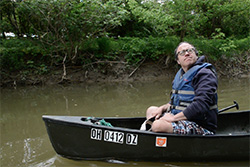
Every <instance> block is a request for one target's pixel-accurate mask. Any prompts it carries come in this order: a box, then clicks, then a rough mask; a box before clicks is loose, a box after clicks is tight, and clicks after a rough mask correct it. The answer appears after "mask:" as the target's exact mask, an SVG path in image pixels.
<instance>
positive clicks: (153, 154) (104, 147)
mask: <svg viewBox="0 0 250 167" xmlns="http://www.w3.org/2000/svg"><path fill="white" fill-rule="evenodd" d="M245 116H246V114H245ZM248 116H249V113H248ZM43 119H44V121H45V124H46V127H47V132H48V134H49V137H50V140H51V143H52V145H53V147H54V149H55V151H56V152H57V153H58V154H59V155H61V156H64V157H67V158H70V159H86V160H102V159H118V160H136V161H228V160H232V161H236V160H237V161H240V160H249V154H250V152H249V150H250V147H249V139H250V135H249V127H248V129H247V132H248V133H232V134H231V133H227V134H218V135H210V136H208V135H207V136H200V135H176V134H166V133H153V132H147V131H140V130H137V129H131V128H123V127H107V126H100V125H95V124H91V123H89V122H84V121H82V119H83V117H64V116H43ZM106 119H107V120H109V121H110V122H112V120H115V121H117V119H116V118H106ZM144 120H145V119H143V118H130V120H128V119H127V118H120V120H119V121H120V122H122V121H123V122H124V123H126V121H127V122H133V123H132V124H135V125H136V126H138V125H140V124H141V123H142V122H143V121H144ZM115 121H114V124H115ZM119 121H117V122H119ZM131 126H132V125H131ZM248 126H249V122H248ZM133 127H134V126H133Z"/></svg>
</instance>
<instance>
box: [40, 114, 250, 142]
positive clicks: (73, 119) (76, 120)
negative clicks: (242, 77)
mask: <svg viewBox="0 0 250 167" xmlns="http://www.w3.org/2000/svg"><path fill="white" fill-rule="evenodd" d="M243 112H250V111H239V112H237V113H243ZM235 113H236V112H225V113H220V115H224V114H235ZM42 118H43V120H44V121H50V122H54V123H57V124H58V123H59V124H64V125H71V126H76V127H89V128H101V129H107V130H116V131H123V132H131V133H137V134H147V135H162V136H169V137H170V136H172V137H191V138H192V137H195V138H197V137H198V138H216V137H219V138H221V137H244V136H245V137H249V136H250V132H249V133H233V132H232V133H216V134H214V135H180V134H170V133H156V132H152V131H142V130H139V129H132V128H126V127H108V126H103V125H96V124H92V123H90V122H85V121H83V120H82V119H83V118H88V116H54V115H43V116H42ZM96 118H97V119H105V120H137V119H143V120H145V117H96Z"/></svg>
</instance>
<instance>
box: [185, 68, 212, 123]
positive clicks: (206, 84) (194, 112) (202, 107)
mask: <svg viewBox="0 0 250 167" xmlns="http://www.w3.org/2000/svg"><path fill="white" fill-rule="evenodd" d="M192 83H193V87H194V92H195V97H194V100H193V102H192V103H191V104H190V105H189V106H188V107H187V108H186V109H185V110H184V111H183V114H184V115H185V116H186V118H187V119H188V120H192V119H195V118H197V116H200V115H201V114H202V113H204V112H206V111H208V110H209V107H210V106H211V105H213V103H214V98H215V92H216V90H217V77H216V76H215V74H214V73H213V72H212V71H211V70H210V69H207V68H203V69H201V70H200V71H199V72H198V74H197V75H196V76H195V77H194V79H193V82H192Z"/></svg>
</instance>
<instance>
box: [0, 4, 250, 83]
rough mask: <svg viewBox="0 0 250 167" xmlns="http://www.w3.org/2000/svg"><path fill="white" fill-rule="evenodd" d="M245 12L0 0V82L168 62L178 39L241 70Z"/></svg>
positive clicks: (245, 65) (245, 8)
mask: <svg viewBox="0 0 250 167" xmlns="http://www.w3.org/2000/svg"><path fill="white" fill-rule="evenodd" d="M249 11H250V0H209V1H200V0H189V1H186V0H171V1H170V0H163V1H160V2H159V1H157V0H144V1H143V0H82V1H80V0H71V1H67V0H56V1H55V0H25V1H24V0H23V1H22V0H19V1H18V0H17V1H12V0H1V1H0V19H1V23H0V31H1V39H0V44H1V46H0V55H1V57H0V65H1V77H2V78H1V80H2V79H3V78H5V77H11V75H12V76H13V75H17V76H24V75H26V74H31V73H32V74H38V75H43V74H48V73H50V72H51V69H53V68H55V67H60V68H63V71H64V72H63V74H62V79H66V78H67V76H66V75H67V73H66V69H67V67H69V66H77V67H79V66H80V67H81V68H82V69H86V68H92V69H96V68H98V69H100V68H102V65H103V64H104V63H107V62H122V63H124V64H126V66H133V65H134V66H135V65H137V64H139V63H140V62H142V61H144V60H153V61H162V62H165V60H166V59H167V60H169V61H168V63H171V61H172V60H174V55H173V51H174V49H175V47H176V46H177V44H178V43H179V42H180V41H183V40H185V41H189V42H191V43H192V44H194V45H195V46H197V48H198V50H199V52H200V53H201V54H205V55H207V57H208V60H210V61H213V62H220V61H225V60H227V61H228V62H230V64H231V65H230V67H231V66H232V65H237V64H239V63H240V64H241V69H243V70H242V71H243V72H244V71H248V70H249V64H250V60H249V44H250V42H249V41H250V34H249V28H250V22H249V18H250V14H249ZM5 32H13V33H14V34H15V37H8V36H6V34H5ZM242 71H241V72H242Z"/></svg>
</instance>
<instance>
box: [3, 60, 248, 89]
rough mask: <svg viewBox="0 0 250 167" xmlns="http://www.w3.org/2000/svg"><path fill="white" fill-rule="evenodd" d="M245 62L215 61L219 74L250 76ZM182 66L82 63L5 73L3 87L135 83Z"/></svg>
mask: <svg viewBox="0 0 250 167" xmlns="http://www.w3.org/2000/svg"><path fill="white" fill-rule="evenodd" d="M237 61H238V62H240V63H241V64H236V62H232V61H231V62H230V61H228V59H227V61H225V60H224V61H223V60H221V61H216V62H211V63H212V64H214V66H215V68H216V70H217V74H218V77H228V78H250V72H249V61H248V62H247V61H245V62H242V61H243V60H239V59H238V60H237ZM178 69H179V66H178V65H177V64H176V63H175V62H172V63H169V64H167V65H166V64H165V62H164V63H163V62H160V61H158V62H154V61H145V62H142V63H141V64H138V65H137V66H128V65H127V64H125V63H122V62H106V63H105V65H103V66H102V68H99V69H98V68H88V69H83V68H82V67H81V66H69V67H65V68H63V66H58V67H53V69H50V70H49V71H50V72H49V73H47V74H42V75H41V74H36V73H34V72H33V73H32V72H27V73H25V71H24V72H20V71H19V72H16V73H11V74H8V75H1V82H0V86H1V87H17V86H25V85H56V84H77V83H95V82H134V81H142V82H143V81H152V80H161V79H170V80H173V78H174V75H175V73H176V72H177V71H178Z"/></svg>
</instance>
